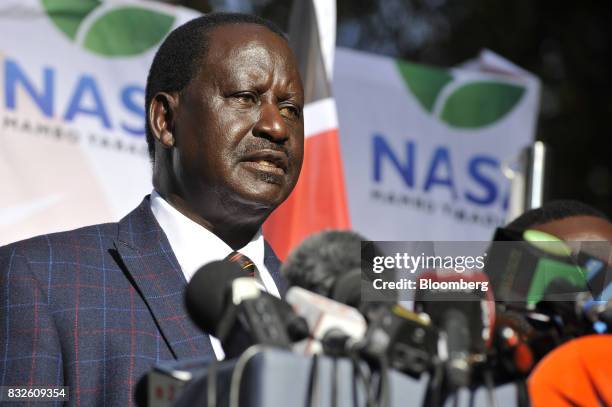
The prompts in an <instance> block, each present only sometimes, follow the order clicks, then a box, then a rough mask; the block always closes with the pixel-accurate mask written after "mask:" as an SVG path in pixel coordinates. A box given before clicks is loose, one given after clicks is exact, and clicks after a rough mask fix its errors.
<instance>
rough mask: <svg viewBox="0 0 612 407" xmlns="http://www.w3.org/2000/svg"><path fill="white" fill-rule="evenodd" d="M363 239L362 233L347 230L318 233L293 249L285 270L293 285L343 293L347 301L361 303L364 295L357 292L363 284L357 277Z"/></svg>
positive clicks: (335, 294)
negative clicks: (360, 283)
mask: <svg viewBox="0 0 612 407" xmlns="http://www.w3.org/2000/svg"><path fill="white" fill-rule="evenodd" d="M363 240H365V239H364V238H363V237H362V236H360V235H359V234H357V233H355V232H350V231H345V230H328V231H324V232H320V233H317V234H314V235H312V236H310V237H308V238H307V239H305V240H304V241H303V242H302V243H301V244H300V245H299V246H298V247H297V248H296V249H295V250H293V251H292V252H291V254H290V255H289V257H288V258H287V261H286V262H285V263H284V264H283V266H282V269H281V271H282V274H283V275H284V276H285V277H286V278H287V280H288V281H289V283H290V285H292V286H298V287H302V288H304V289H306V290H308V291H312V292H313V293H316V294H319V295H322V296H324V297H327V298H334V297H342V299H343V300H344V301H342V302H344V303H345V304H347V305H350V306H353V307H355V306H358V305H359V302H360V296H358V295H355V293H356V292H359V287H360V285H358V284H355V281H359V279H360V275H361V243H362V241H363ZM349 275H350V277H349ZM356 277H357V278H356ZM355 288H357V290H355Z"/></svg>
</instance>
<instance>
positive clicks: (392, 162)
mask: <svg viewBox="0 0 612 407" xmlns="http://www.w3.org/2000/svg"><path fill="white" fill-rule="evenodd" d="M333 91H334V95H335V98H336V102H337V106H338V117H339V128H340V137H341V147H342V157H343V161H344V166H345V167H344V169H345V171H344V173H345V176H346V185H347V194H348V202H349V211H350V216H351V222H352V224H353V227H354V228H355V229H356V230H357V231H359V232H361V233H363V234H364V235H365V236H367V237H368V238H369V239H373V240H377V239H378V240H435V239H439V240H479V239H480V240H483V241H484V240H488V239H489V238H491V236H492V232H493V230H494V228H495V227H496V226H497V225H499V224H501V223H503V222H504V219H505V212H506V208H507V202H508V193H509V183H508V181H507V180H506V179H505V178H504V177H503V175H502V173H501V170H500V165H501V164H502V163H503V162H504V161H507V160H511V159H512V158H513V157H514V156H516V155H517V154H518V152H519V151H520V149H521V148H522V147H524V146H525V145H527V144H529V143H531V142H532V140H533V139H534V128H535V123H536V118H537V114H538V106H539V82H538V80H537V78H535V77H534V76H533V75H531V74H529V73H528V72H525V71H523V70H521V69H520V68H517V67H515V66H514V65H512V64H511V63H509V62H508V61H506V60H504V59H503V58H501V57H499V56H497V55H495V54H493V53H492V52H489V51H485V52H483V53H482V54H481V55H480V56H479V58H478V59H477V60H476V61H473V62H471V63H470V64H467V65H465V66H464V67H461V68H456V69H439V68H433V67H428V66H424V65H418V64H412V63H408V62H403V61H398V60H394V59H392V58H387V57H382V56H375V55H372V54H366V53H363V52H357V51H351V50H347V49H337V50H336V63H335V71H334V82H333Z"/></svg>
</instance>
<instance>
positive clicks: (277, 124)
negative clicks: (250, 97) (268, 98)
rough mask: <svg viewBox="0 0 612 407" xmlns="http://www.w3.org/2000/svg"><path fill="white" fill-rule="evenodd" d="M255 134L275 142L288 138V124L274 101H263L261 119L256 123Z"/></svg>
mask: <svg viewBox="0 0 612 407" xmlns="http://www.w3.org/2000/svg"><path fill="white" fill-rule="evenodd" d="M253 134H254V135H255V136H257V137H263V138H266V139H268V140H270V141H273V142H275V143H282V142H284V141H286V140H287V138H288V136H287V124H286V123H285V120H284V119H283V116H282V115H281V113H280V110H279V109H278V106H276V105H275V104H274V103H263V104H262V106H261V113H260V117H259V120H258V121H257V123H256V124H255V127H254V129H253Z"/></svg>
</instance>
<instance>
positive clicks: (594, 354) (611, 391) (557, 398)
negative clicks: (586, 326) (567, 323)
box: [528, 335, 612, 407]
mask: <svg viewBox="0 0 612 407" xmlns="http://www.w3.org/2000/svg"><path fill="white" fill-rule="evenodd" d="M610 349H612V335H590V336H585V337H582V338H578V339H574V340H572V341H570V342H567V343H565V344H563V345H561V346H560V347H558V348H557V349H555V350H554V351H552V352H551V353H549V354H548V355H547V356H546V357H545V358H544V359H542V361H541V362H540V363H539V364H538V365H537V366H536V368H535V369H534V371H533V373H532V374H531V376H530V377H529V381H528V387H529V396H530V398H531V402H532V405H533V406H534V407H541V406H612V385H611V384H612V352H610Z"/></svg>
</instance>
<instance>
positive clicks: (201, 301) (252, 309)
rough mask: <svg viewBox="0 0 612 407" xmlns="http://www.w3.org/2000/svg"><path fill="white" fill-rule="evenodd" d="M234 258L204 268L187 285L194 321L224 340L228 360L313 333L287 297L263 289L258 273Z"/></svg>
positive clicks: (285, 346) (282, 346)
mask: <svg viewBox="0 0 612 407" xmlns="http://www.w3.org/2000/svg"><path fill="white" fill-rule="evenodd" d="M244 274H245V273H244V271H243V270H242V269H241V268H240V267H239V266H238V265H237V264H236V263H232V262H228V261H215V262H212V263H209V264H207V265H205V266H203V267H202V268H200V269H199V270H198V271H197V272H196V273H195V275H194V276H193V277H192V279H191V281H190V282H189V284H188V285H187V291H186V295H185V303H186V306H187V311H188V312H189V315H190V316H191V318H192V319H193V321H194V322H195V323H196V324H197V325H198V326H199V327H200V328H201V329H202V330H203V331H204V332H206V333H209V334H212V335H214V336H216V337H218V338H219V340H220V341H221V344H222V345H223V350H224V351H225V354H226V355H227V357H228V358H233V357H236V356H239V355H240V354H241V353H242V352H244V351H245V350H246V349H247V348H248V347H250V346H251V345H254V344H262V345H269V346H275V347H280V348H284V349H289V348H290V346H291V344H292V342H293V341H294V340H299V339H301V338H304V337H305V336H306V335H307V326H306V323H305V322H304V321H303V320H301V319H300V318H299V317H297V316H296V315H295V314H294V312H293V310H292V308H291V306H290V305H289V304H287V303H286V302H285V301H283V300H281V299H279V298H276V297H274V296H272V295H270V294H268V293H266V292H263V291H262V290H261V289H260V288H259V287H260V286H259V285H258V284H257V282H256V281H255V280H254V279H253V278H252V277H244Z"/></svg>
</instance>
